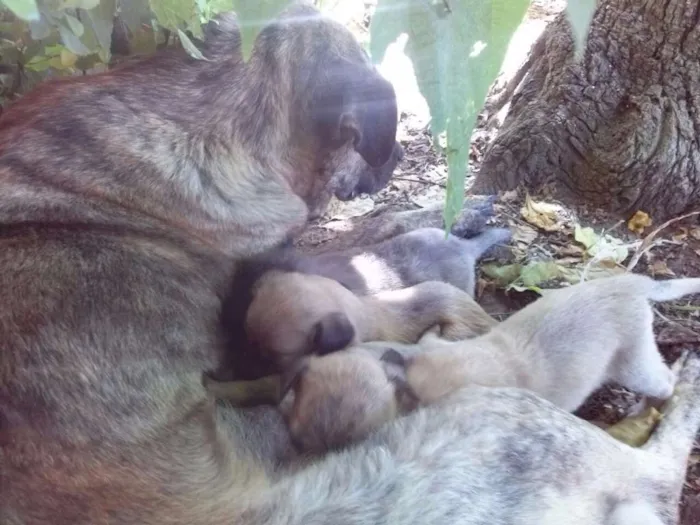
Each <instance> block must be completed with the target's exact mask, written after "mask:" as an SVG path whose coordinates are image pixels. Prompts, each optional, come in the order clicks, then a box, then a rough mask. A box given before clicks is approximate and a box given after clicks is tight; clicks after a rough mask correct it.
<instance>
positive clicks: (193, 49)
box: [177, 29, 206, 60]
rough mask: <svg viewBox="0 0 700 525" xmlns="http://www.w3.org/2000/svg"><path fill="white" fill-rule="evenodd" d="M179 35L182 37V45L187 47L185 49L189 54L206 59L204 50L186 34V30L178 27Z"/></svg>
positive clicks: (198, 58) (199, 58)
mask: <svg viewBox="0 0 700 525" xmlns="http://www.w3.org/2000/svg"><path fill="white" fill-rule="evenodd" d="M177 36H178V37H180V42H182V47H184V48H185V51H187V54H188V55H190V56H191V57H192V58H196V59H197V60H206V58H205V57H204V55H203V54H202V52H201V51H200V50H199V49H198V48H197V46H195V45H194V43H193V42H192V40H190V38H189V37H188V36H187V35H186V34H185V32H184V31H182V30H181V29H178V30H177Z"/></svg>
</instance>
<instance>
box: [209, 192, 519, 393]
mask: <svg viewBox="0 0 700 525" xmlns="http://www.w3.org/2000/svg"><path fill="white" fill-rule="evenodd" d="M478 211H479V215H480V216H481V217H482V218H483V219H484V220H485V219H487V218H488V217H489V216H490V215H491V214H492V203H491V202H488V203H486V205H484V206H483V207H481V208H479V210H478ZM474 216H475V213H471V214H463V215H462V217H461V218H460V220H458V221H457V223H456V224H455V225H454V226H453V228H452V231H453V232H455V233H457V232H460V233H465V232H467V231H468V229H469V228H473V225H474ZM469 233H470V234H471V235H473V237H471V238H469V239H461V238H459V237H458V236H457V235H455V234H450V235H449V236H448V237H447V238H445V232H444V230H441V229H439V228H421V229H418V230H415V231H413V232H409V233H406V234H401V235H398V236H396V237H393V238H391V239H388V240H386V241H384V242H381V243H375V244H373V245H369V246H366V247H357V248H352V249H349V250H342V251H337V252H330V253H325V254H319V255H311V256H309V255H304V254H303V253H300V252H298V251H297V250H295V249H292V248H290V247H284V248H282V249H279V250H274V251H272V252H269V253H267V254H265V255H263V256H260V257H257V258H253V259H250V260H248V261H246V262H245V263H243V264H239V265H238V268H237V278H236V279H235V281H234V285H233V287H232V289H231V290H230V292H229V294H228V296H227V298H226V300H225V302H224V306H223V309H222V315H221V320H222V325H223V326H224V328H225V330H226V332H227V335H228V338H229V341H230V352H229V355H228V357H227V361H226V363H225V364H224V365H223V366H222V367H221V369H220V370H219V371H218V372H215V373H214V374H213V375H214V376H216V377H217V378H218V379H220V380H231V379H255V378H259V377H261V376H263V375H266V374H270V373H273V372H274V371H276V370H277V369H278V367H279V365H284V364H285V363H287V362H289V360H290V359H293V358H295V357H298V356H301V355H304V354H306V353H309V352H314V353H327V352H331V351H334V350H338V349H340V348H344V347H345V346H347V345H348V344H350V343H351V342H357V341H367V340H372V339H381V340H394V341H405V342H416V340H417V337H418V336H419V335H421V334H422V333H423V332H424V331H425V330H426V329H427V328H430V327H431V326H433V325H434V324H435V323H440V324H442V325H443V326H444V328H445V332H444V333H443V335H444V336H446V337H449V338H465V337H469V336H471V335H475V334H474V333H473V332H472V331H471V330H469V329H467V331H460V329H459V325H460V324H461V323H460V322H457V323H454V322H451V321H449V319H462V318H463V319H466V318H471V320H470V323H471V324H472V325H473V324H474V323H477V322H478V323H480V324H482V325H483V324H484V323H486V324H487V325H489V326H490V324H491V323H493V319H491V318H490V317H488V316H486V314H485V313H484V312H483V310H482V309H481V308H480V307H478V305H476V304H475V303H474V301H472V300H470V299H469V298H467V297H463V294H460V293H458V290H455V289H454V288H453V287H449V286H443V285H442V284H440V283H435V284H434V285H429V286H422V285H421V286H419V287H416V288H411V290H407V291H405V292H401V291H400V290H401V289H404V288H408V287H413V285H418V284H420V283H424V282H427V281H442V282H444V283H449V284H451V285H453V286H454V287H456V288H458V289H459V290H463V291H464V292H465V293H466V294H469V295H470V296H473V294H474V280H475V265H476V262H477V261H478V260H479V258H481V257H482V256H483V255H484V254H485V253H487V252H488V251H489V250H490V249H491V248H493V247H494V246H495V245H497V244H500V243H505V242H507V241H508V240H509V239H510V237H511V233H510V231H509V230H507V229H503V228H486V229H481V230H480V231H479V233H477V234H474V232H473V230H472V231H471V232H469ZM285 274H287V275H285ZM302 274H309V275H312V276H313V275H315V276H323V277H325V278H328V279H331V280H333V281H336V282H337V283H340V284H341V285H342V286H343V287H345V289H342V287H341V286H338V285H336V284H333V283H330V282H329V281H328V279H325V278H324V279H316V278H314V277H309V278H305V277H304V276H303V275H302ZM316 285H317V286H316ZM380 292H382V293H383V294H380ZM367 294H375V296H374V297H371V298H367V299H362V300H360V299H358V298H357V297H356V295H361V296H364V295H367ZM376 294H380V295H376ZM464 308H466V310H464V311H462V309H464ZM462 316H464V317H462ZM448 325H452V326H448ZM379 327H382V328H381V329H380V328H379ZM476 328H480V327H479V326H477V327H476ZM392 337H393V338H394V339H391V338H392ZM387 338H388V339H387ZM245 340H248V342H249V343H250V344H248V345H241V341H245ZM275 356H278V357H279V358H280V361H278V360H276V359H272V358H274V357H275ZM276 361H277V362H276ZM232 371H238V373H237V375H236V376H233V375H231V374H232Z"/></svg>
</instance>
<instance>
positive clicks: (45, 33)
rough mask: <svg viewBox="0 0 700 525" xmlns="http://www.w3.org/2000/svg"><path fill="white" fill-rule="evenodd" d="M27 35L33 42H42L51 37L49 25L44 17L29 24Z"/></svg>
mask: <svg viewBox="0 0 700 525" xmlns="http://www.w3.org/2000/svg"><path fill="white" fill-rule="evenodd" d="M29 34H30V35H31V37H32V39H34V40H43V39H44V38H48V37H49V36H50V35H51V24H50V23H49V21H48V20H47V18H46V16H43V15H42V16H41V17H40V18H39V20H32V21H31V22H29Z"/></svg>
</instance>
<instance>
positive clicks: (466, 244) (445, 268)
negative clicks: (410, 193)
mask: <svg viewBox="0 0 700 525" xmlns="http://www.w3.org/2000/svg"><path fill="white" fill-rule="evenodd" d="M453 231H454V230H453ZM510 239H511V232H510V230H507V229H505V228H486V229H485V230H484V231H483V232H481V233H479V234H478V235H476V236H474V237H471V238H469V239H463V238H460V237H458V236H457V235H455V234H453V233H450V234H448V235H445V231H444V230H441V229H439V228H420V229H418V230H414V231H412V232H408V233H404V234H402V235H397V236H396V237H393V238H391V239H389V240H386V241H384V242H381V243H378V244H374V245H370V246H364V247H358V248H351V249H348V250H343V251H340V252H334V253H325V254H320V255H315V256H300V259H299V263H298V264H299V271H303V272H307V273H315V274H318V275H323V276H324V277H329V278H331V279H334V280H336V281H339V282H340V283H341V284H343V285H344V286H345V287H346V288H348V289H350V290H352V291H353V292H355V293H358V294H362V295H365V294H370V293H379V292H383V291H386V290H398V289H400V288H407V287H409V286H413V285H415V284H420V283H422V282H425V281H443V282H446V283H449V284H451V285H452V286H456V287H457V288H459V289H461V290H464V291H465V292H467V293H468V294H470V295H471V296H472V297H473V296H474V281H475V267H476V263H477V261H478V260H479V259H481V258H482V257H483V256H484V255H485V254H486V253H488V252H489V251H490V250H491V249H492V248H493V247H494V246H496V245H499V244H506V243H508V242H509V241H510Z"/></svg>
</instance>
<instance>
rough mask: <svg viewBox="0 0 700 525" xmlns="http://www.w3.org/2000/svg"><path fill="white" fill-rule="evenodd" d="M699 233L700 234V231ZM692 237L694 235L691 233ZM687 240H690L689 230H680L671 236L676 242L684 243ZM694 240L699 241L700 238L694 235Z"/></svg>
mask: <svg viewBox="0 0 700 525" xmlns="http://www.w3.org/2000/svg"><path fill="white" fill-rule="evenodd" d="M698 233H699V234H700V231H699V232H698ZM691 235H693V233H692V232H691ZM687 238H688V228H683V227H681V228H679V229H678V231H677V232H676V233H674V234H673V235H671V239H673V240H674V241H676V242H683V241H685V240H686V239H687ZM693 238H695V239H698V238H700V237H695V235H693Z"/></svg>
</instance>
